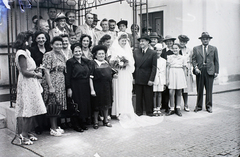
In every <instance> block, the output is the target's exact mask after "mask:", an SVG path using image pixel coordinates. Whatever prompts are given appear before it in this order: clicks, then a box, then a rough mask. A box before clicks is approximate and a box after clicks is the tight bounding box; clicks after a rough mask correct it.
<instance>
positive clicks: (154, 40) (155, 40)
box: [149, 32, 159, 50]
mask: <svg viewBox="0 0 240 157" xmlns="http://www.w3.org/2000/svg"><path fill="white" fill-rule="evenodd" d="M149 37H150V39H151V43H150V45H149V48H150V49H152V50H154V46H155V45H156V44H157V43H158V40H159V36H158V34H157V32H151V33H150V35H149Z"/></svg>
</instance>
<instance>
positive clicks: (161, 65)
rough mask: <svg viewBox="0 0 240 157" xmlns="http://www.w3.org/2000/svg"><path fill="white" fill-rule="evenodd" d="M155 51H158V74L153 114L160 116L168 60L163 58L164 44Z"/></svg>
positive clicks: (154, 86)
mask: <svg viewBox="0 0 240 157" xmlns="http://www.w3.org/2000/svg"><path fill="white" fill-rule="evenodd" d="M154 49H155V50H156V51H157V57H158V59H157V73H156V76H155V80H154V84H153V92H154V96H153V105H154V109H153V114H154V115H160V113H161V112H160V108H161V101H162V92H163V90H164V85H166V60H165V59H163V58H162V57H161V54H162V44H156V45H155V47H154Z"/></svg>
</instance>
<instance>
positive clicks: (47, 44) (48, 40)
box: [32, 31, 50, 47]
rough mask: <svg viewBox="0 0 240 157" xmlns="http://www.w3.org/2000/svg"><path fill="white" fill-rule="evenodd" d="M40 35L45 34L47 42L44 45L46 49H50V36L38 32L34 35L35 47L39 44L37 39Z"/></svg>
mask: <svg viewBox="0 0 240 157" xmlns="http://www.w3.org/2000/svg"><path fill="white" fill-rule="evenodd" d="M40 34H44V36H45V38H46V42H45V44H44V46H45V47H50V39H49V37H48V34H47V33H46V32H44V31H36V32H35V33H34V34H33V44H32V45H33V46H35V45H37V42H36V39H37V37H38V36H39V35H40Z"/></svg>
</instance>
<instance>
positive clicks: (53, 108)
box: [46, 93, 61, 117]
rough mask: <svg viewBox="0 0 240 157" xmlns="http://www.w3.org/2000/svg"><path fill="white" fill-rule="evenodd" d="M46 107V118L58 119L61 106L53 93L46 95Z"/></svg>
mask: <svg viewBox="0 0 240 157" xmlns="http://www.w3.org/2000/svg"><path fill="white" fill-rule="evenodd" d="M46 105H47V114H46V115H47V116H49V117H58V116H59V115H60V112H61V105H60V103H59V102H58V100H57V97H56V95H55V94H54V93H50V94H48V99H47V101H46Z"/></svg>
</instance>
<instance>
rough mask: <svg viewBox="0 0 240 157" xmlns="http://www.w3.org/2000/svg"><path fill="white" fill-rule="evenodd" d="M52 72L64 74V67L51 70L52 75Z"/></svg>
mask: <svg viewBox="0 0 240 157" xmlns="http://www.w3.org/2000/svg"><path fill="white" fill-rule="evenodd" d="M52 72H64V67H54V68H53V69H51V70H50V73H52Z"/></svg>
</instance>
